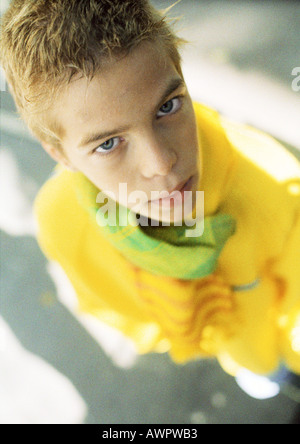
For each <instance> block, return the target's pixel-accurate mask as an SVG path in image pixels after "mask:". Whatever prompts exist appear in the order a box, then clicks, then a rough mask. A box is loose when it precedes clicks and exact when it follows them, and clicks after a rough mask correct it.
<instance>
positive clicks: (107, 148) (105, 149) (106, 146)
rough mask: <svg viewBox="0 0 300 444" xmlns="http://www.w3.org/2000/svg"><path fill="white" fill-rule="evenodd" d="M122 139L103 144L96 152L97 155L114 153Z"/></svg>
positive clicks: (113, 139) (114, 138)
mask: <svg viewBox="0 0 300 444" xmlns="http://www.w3.org/2000/svg"><path fill="white" fill-rule="evenodd" d="M120 141H121V140H120V137H113V138H112V139H109V140H107V141H106V142H104V143H102V144H101V145H100V146H98V148H96V149H95V150H94V152H96V153H100V154H102V153H109V152H111V151H113V150H114V149H115V148H116V147H117V146H118V145H119V144H120Z"/></svg>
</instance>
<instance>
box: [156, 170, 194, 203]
mask: <svg viewBox="0 0 300 444" xmlns="http://www.w3.org/2000/svg"><path fill="white" fill-rule="evenodd" d="M193 179H194V176H191V177H190V178H189V179H188V180H185V181H184V182H180V183H179V184H178V185H177V187H176V188H174V189H173V190H172V191H165V192H162V193H165V194H166V197H164V198H161V199H155V200H150V201H149V203H151V204H154V205H162V206H165V205H167V206H171V207H172V206H177V205H179V204H182V203H183V202H184V198H185V196H184V192H185V191H192V185H193Z"/></svg>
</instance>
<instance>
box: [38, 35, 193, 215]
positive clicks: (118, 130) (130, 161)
mask: <svg viewBox="0 0 300 444" xmlns="http://www.w3.org/2000/svg"><path fill="white" fill-rule="evenodd" d="M55 118H56V119H57V120H58V122H59V123H60V124H61V125H62V127H63V128H64V130H65V135H64V137H63V139H62V148H63V151H64V153H65V155H66V157H67V159H68V164H69V166H71V167H72V168H73V169H75V170H79V171H81V172H82V173H83V174H84V175H85V176H86V177H87V178H88V179H89V180H90V181H91V182H93V183H94V184H95V185H96V186H97V187H98V188H99V189H100V190H102V191H107V192H111V193H114V194H113V195H112V196H115V198H116V200H117V201H118V202H119V203H121V204H122V205H124V206H127V207H128V208H129V209H132V208H133V207H135V206H136V204H137V202H138V203H139V204H141V205H140V209H139V211H138V213H139V214H141V215H144V216H146V217H150V214H151V219H154V220H164V219H165V217H166V216H165V213H164V211H165V209H166V208H167V207H168V209H169V208H170V207H169V206H168V204H169V203H170V200H169V201H168V200H164V201H160V203H159V204H158V203H157V202H156V203H155V202H153V203H151V202H150V201H151V192H152V191H159V192H161V191H167V192H169V193H171V192H172V191H173V190H174V189H182V188H183V186H184V185H185V184H186V183H187V182H188V181H189V182H188V185H187V187H185V190H186V191H189V190H191V191H193V205H194V204H195V198H194V195H195V194H196V193H195V191H196V190H197V186H198V183H199V179H200V173H199V171H198V168H199V162H198V160H199V146H198V137H197V128H196V122H195V115H194V110H193V106H192V101H191V98H190V96H189V94H188V91H187V88H186V86H185V83H184V81H183V79H182V77H181V76H180V74H179V73H178V72H177V70H176V68H175V66H174V63H173V62H172V60H171V58H170V57H169V55H167V53H166V51H161V50H159V49H158V48H157V47H156V46H155V45H154V44H150V43H143V44H142V45H140V46H139V47H138V48H137V49H135V50H134V51H132V52H131V53H130V54H129V55H128V56H126V57H123V58H122V59H119V60H117V61H114V62H108V63H107V65H106V66H105V67H104V69H103V70H101V72H100V73H99V74H97V75H96V76H95V77H94V79H93V80H92V81H91V82H90V83H88V82H87V80H86V79H83V78H82V79H79V80H78V79H77V80H75V81H72V82H71V84H70V85H68V87H67V89H66V90H65V91H64V93H63V95H62V96H61V101H60V103H59V104H58V106H57V107H56V109H55ZM44 147H45V149H47V151H48V152H50V154H52V156H53V157H55V159H56V160H58V161H60V160H61V158H59V153H58V152H54V151H53V148H50V147H48V146H47V145H45V144H44ZM190 179H191V180H190ZM120 183H126V184H127V195H128V196H129V195H130V193H132V192H134V191H137V190H138V191H142V192H143V195H144V196H145V198H144V201H143V202H141V201H140V200H139V201H136V202H132V203H130V202H128V201H126V202H125V201H124V199H125V197H124V196H123V194H124V193H120V188H119V184H120ZM107 194H109V193H107ZM152 200H153V199H152ZM171 202H174V201H173V200H172V199H171ZM150 205H151V209H150ZM174 206H175V207H176V201H175V204H171V222H174V221H175V219H176V218H177V216H175V211H174ZM150 210H151V213H150ZM169 214H170V213H169V210H168V216H169ZM172 219H173V220H172Z"/></svg>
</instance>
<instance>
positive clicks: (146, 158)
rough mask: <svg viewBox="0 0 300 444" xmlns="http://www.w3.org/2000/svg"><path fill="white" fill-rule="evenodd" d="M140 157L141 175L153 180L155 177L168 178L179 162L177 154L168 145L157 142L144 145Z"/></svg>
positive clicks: (153, 141)
mask: <svg viewBox="0 0 300 444" xmlns="http://www.w3.org/2000/svg"><path fill="white" fill-rule="evenodd" d="M143 146H144V148H143V150H142V152H141V156H140V171H141V174H142V175H143V176H144V177H145V178H147V179H151V178H152V177H153V176H167V175H169V174H170V172H171V171H172V169H173V166H174V165H175V164H176V162H177V153H176V151H175V150H173V149H172V148H171V147H169V146H168V145H167V144H166V143H163V142H162V143H157V141H156V140H152V141H148V142H146V143H144V145H143Z"/></svg>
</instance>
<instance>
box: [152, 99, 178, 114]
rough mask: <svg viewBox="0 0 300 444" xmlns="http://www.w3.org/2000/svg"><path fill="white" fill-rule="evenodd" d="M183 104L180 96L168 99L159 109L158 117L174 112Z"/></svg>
mask: <svg viewBox="0 0 300 444" xmlns="http://www.w3.org/2000/svg"><path fill="white" fill-rule="evenodd" d="M180 106H181V100H180V98H179V97H175V98H174V99H172V100H168V101H167V102H166V103H165V104H164V105H163V106H162V107H161V108H160V110H159V111H158V113H157V117H163V116H167V115H169V114H174V113H176V111H178V109H179V108H180Z"/></svg>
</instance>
